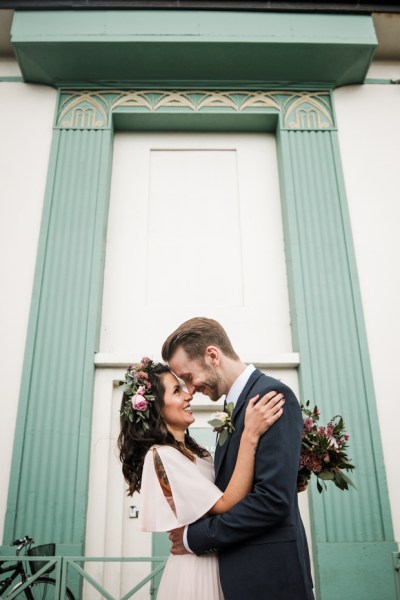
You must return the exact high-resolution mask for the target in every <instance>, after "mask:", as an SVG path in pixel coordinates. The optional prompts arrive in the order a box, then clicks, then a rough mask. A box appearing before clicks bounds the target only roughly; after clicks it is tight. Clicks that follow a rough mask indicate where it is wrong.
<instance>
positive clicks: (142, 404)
mask: <svg viewBox="0 0 400 600" xmlns="http://www.w3.org/2000/svg"><path fill="white" fill-rule="evenodd" d="M147 407H148V403H147V400H146V398H143V396H141V395H140V394H135V395H134V396H132V408H133V409H134V410H139V411H141V412H144V411H145V410H147Z"/></svg>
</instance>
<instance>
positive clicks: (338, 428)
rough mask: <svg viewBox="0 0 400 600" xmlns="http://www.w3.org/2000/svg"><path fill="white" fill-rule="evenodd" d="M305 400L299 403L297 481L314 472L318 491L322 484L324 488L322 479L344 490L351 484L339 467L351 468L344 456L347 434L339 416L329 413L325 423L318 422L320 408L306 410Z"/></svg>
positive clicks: (348, 469) (304, 479) (307, 404)
mask: <svg viewBox="0 0 400 600" xmlns="http://www.w3.org/2000/svg"><path fill="white" fill-rule="evenodd" d="M309 404H310V403H309V402H307V403H306V406H304V405H301V410H302V412H303V414H304V415H305V418H304V429H303V438H302V442H301V454H300V466H299V475H298V483H299V484H302V483H303V484H304V483H305V482H307V481H308V480H309V479H310V477H311V475H312V474H314V475H315V476H316V477H317V489H318V491H319V493H321V492H322V490H323V487H322V486H324V488H325V489H327V488H326V481H333V483H334V484H335V485H336V487H338V488H339V489H341V490H348V489H349V485H351V486H352V487H354V488H355V485H354V484H353V482H352V481H351V479H350V478H349V477H347V475H345V474H344V473H343V469H345V470H346V471H351V470H352V469H354V468H355V467H354V465H352V464H351V463H350V460H349V458H348V456H347V448H348V441H349V437H350V436H349V434H348V433H346V431H345V426H344V422H343V419H342V417H341V416H340V415H336V416H335V417H332V419H331V420H330V421H329V423H328V424H327V425H326V427H324V426H323V425H318V421H319V415H320V411H319V409H318V407H317V406H315V407H314V409H313V410H310V409H309V408H308V406H309ZM321 482H322V485H321Z"/></svg>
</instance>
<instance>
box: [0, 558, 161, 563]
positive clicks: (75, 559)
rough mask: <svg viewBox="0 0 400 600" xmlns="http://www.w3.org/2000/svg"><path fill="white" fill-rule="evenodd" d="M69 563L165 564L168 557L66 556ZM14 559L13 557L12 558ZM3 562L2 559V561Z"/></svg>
mask: <svg viewBox="0 0 400 600" xmlns="http://www.w3.org/2000/svg"><path fill="white" fill-rule="evenodd" d="M65 558H66V559H68V561H71V562H81V563H82V562H165V561H166V560H167V558H168V556H66V557H65ZM14 559H15V557H14ZM2 560H3V559H2Z"/></svg>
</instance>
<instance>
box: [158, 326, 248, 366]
mask: <svg viewBox="0 0 400 600" xmlns="http://www.w3.org/2000/svg"><path fill="white" fill-rule="evenodd" d="M208 346H217V347H218V348H219V349H220V350H222V352H223V353H224V354H225V355H226V356H229V357H230V358H233V359H236V360H239V357H238V355H237V354H236V352H235V351H234V349H233V346H232V344H231V341H230V339H229V338H228V336H227V334H226V331H225V329H224V328H223V327H222V325H220V324H219V323H218V322H217V321H214V320H213V319H207V318H206V317H194V318H193V319H189V320H188V321H185V322H184V323H182V325H179V327H178V328H177V329H176V330H175V331H174V332H173V333H171V335H169V336H168V337H167V339H166V340H165V342H164V344H163V347H162V357H163V360H165V361H168V360H171V358H172V357H173V355H174V354H175V352H176V350H177V349H178V348H179V347H182V348H183V349H184V350H185V352H186V354H187V355H188V356H189V358H190V359H195V358H197V359H200V360H202V361H204V355H205V351H206V348H207V347H208Z"/></svg>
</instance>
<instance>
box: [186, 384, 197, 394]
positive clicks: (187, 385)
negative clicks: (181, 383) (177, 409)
mask: <svg viewBox="0 0 400 600" xmlns="http://www.w3.org/2000/svg"><path fill="white" fill-rule="evenodd" d="M186 389H187V391H188V392H189V394H190V395H191V396H193V394H194V393H195V391H196V388H195V387H194V385H193V384H192V383H187V384H186Z"/></svg>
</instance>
